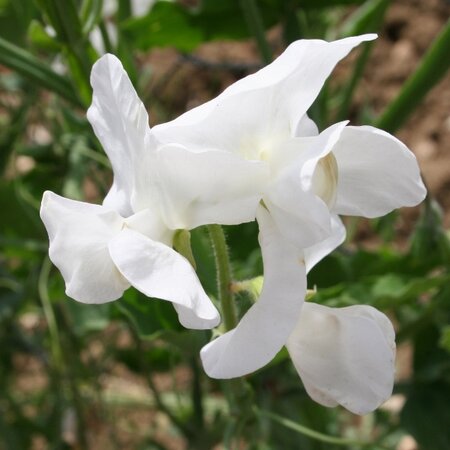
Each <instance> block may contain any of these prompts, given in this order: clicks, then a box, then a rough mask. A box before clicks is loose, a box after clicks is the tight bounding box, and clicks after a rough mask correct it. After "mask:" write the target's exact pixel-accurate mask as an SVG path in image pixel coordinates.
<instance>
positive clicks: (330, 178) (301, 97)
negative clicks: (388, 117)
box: [153, 35, 426, 412]
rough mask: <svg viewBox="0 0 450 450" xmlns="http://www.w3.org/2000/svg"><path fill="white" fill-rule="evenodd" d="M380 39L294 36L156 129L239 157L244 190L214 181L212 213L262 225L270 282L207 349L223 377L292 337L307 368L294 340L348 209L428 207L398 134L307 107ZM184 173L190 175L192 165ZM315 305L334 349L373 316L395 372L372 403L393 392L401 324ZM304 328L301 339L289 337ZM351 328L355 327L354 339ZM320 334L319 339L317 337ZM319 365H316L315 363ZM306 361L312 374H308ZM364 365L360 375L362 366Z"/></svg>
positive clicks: (244, 369) (260, 362) (210, 366)
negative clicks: (327, 120) (276, 53)
mask: <svg viewBox="0 0 450 450" xmlns="http://www.w3.org/2000/svg"><path fill="white" fill-rule="evenodd" d="M375 37H376V36H375V35H364V36H359V37H352V38H346V39H342V40H339V41H335V42H330V43H328V42H325V41H320V40H302V41H297V42H294V43H293V44H291V45H290V46H289V47H288V48H287V49H286V51H285V52H284V53H283V54H282V55H281V56H280V57H279V58H277V59H276V60H275V61H274V62H273V63H271V64H270V65H268V66H267V67H265V68H263V69H262V70H260V71H259V72H257V73H255V74H253V75H250V76H248V77H246V78H244V79H242V80H240V81H238V82H236V83H235V84H233V85H232V86H230V87H229V88H228V89H226V90H225V91H224V92H223V93H222V94H221V95H219V96H218V97H217V98H216V99H214V100H211V101H210V102H208V103H206V104H204V105H201V106H199V107H198V108H195V109H193V110H191V111H188V112H187V113H185V114H183V115H182V116H180V117H179V118H178V119H176V120H174V121H172V122H169V123H167V124H164V125H160V126H157V127H155V128H153V133H154V135H155V136H157V138H158V139H159V140H160V141H161V142H166V143H169V142H172V141H176V142H177V143H179V144H181V145H183V146H185V147H186V148H187V149H188V150H189V151H188V152H186V153H185V161H189V160H192V161H193V160H194V159H195V158H197V157H198V155H205V154H210V155H213V154H214V152H215V153H216V154H217V155H221V157H222V158H223V161H227V160H229V161H233V164H236V165H239V167H240V170H241V172H242V174H243V175H242V176H241V177H240V178H241V180H242V190H239V189H238V188H237V187H236V185H234V184H233V181H234V179H232V178H230V185H233V187H234V192H232V191H231V189H230V188H228V189H225V190H224V195H222V192H221V191H220V190H217V191H216V190H212V191H211V196H215V206H216V210H213V209H210V211H211V214H209V215H208V218H209V220H211V221H214V222H215V223H222V224H236V223H241V222H245V221H251V220H253V219H254V218H255V217H256V218H257V221H258V223H259V227H260V236H259V240H260V243H261V248H262V253H263V261H264V277H265V280H264V286H263V290H262V293H261V296H260V299H259V300H258V301H257V302H256V304H255V305H253V306H252V307H251V308H250V309H249V311H248V312H247V313H246V314H245V315H244V317H243V318H242V320H241V321H240V323H239V324H238V325H237V327H236V328H235V329H233V330H231V331H229V332H227V333H225V334H224V335H222V336H220V337H219V338H217V339H215V340H213V341H212V342H210V343H209V344H208V345H206V346H205V347H204V348H203V349H202V352H201V356H202V361H203V364H204V367H205V370H206V372H207V373H208V374H209V375H210V376H212V377H215V378H232V377H237V376H241V375H245V374H247V373H250V372H252V371H254V370H257V369H259V368H260V367H262V366H264V365H265V364H267V363H268V362H269V361H270V360H271V359H272V358H273V357H274V356H275V354H276V353H277V352H278V351H279V350H280V349H281V347H282V346H283V345H286V343H287V342H289V343H290V344H289V346H290V351H291V353H292V355H293V358H294V360H295V361H296V366H297V368H299V367H303V366H302V365H301V364H297V355H298V353H299V352H298V351H297V350H296V349H297V347H301V345H300V344H298V345H297V347H296V345H295V344H294V343H295V342H297V341H298V342H300V343H301V342H303V341H304V339H305V338H304V336H303V335H302V334H301V333H300V334H299V333H298V332H297V331H296V330H298V327H297V323H298V321H299V320H300V321H301V320H302V318H301V317H302V316H301V313H300V311H301V309H302V305H303V300H304V296H305V290H306V272H307V270H309V268H310V267H312V266H313V265H314V264H315V263H316V262H317V261H318V260H320V259H321V258H322V257H323V256H325V255H326V254H327V253H329V252H330V251H331V250H332V249H333V248H335V247H336V246H337V245H339V243H340V242H342V239H343V237H344V234H345V230H344V228H343V225H342V223H341V222H340V219H339V217H338V214H346V215H361V216H365V217H377V216H382V215H384V214H386V213H388V212H390V211H392V210H393V209H395V208H398V207H401V206H413V205H416V204H418V203H419V202H420V201H422V200H423V198H424V197H425V194H426V190H425V188H424V185H423V183H422V180H421V178H420V172H419V168H418V165H417V161H416V159H415V157H414V155H413V154H412V153H411V152H410V151H409V150H408V148H407V147H406V146H405V145H404V144H402V143H401V142H400V141H399V140H398V139H396V138H395V137H393V136H391V135H390V134H388V133H386V132H384V131H382V130H378V129H376V128H373V127H369V126H363V127H354V126H347V122H341V123H338V124H335V125H332V126H331V127H329V128H327V129H326V130H324V131H323V132H321V133H320V134H319V133H318V130H317V127H316V125H315V124H314V123H313V122H312V121H311V120H310V119H309V117H308V116H307V110H308V109H309V107H310V106H311V104H312V103H313V101H314V99H315V98H316V97H317V95H318V93H319V91H320V89H321V88H322V86H323V83H324V82H325V80H326V78H327V77H328V76H329V74H330V73H331V71H332V70H333V68H334V66H335V65H336V64H337V63H338V62H339V61H340V59H342V58H343V57H345V56H346V55H347V54H348V53H349V52H350V51H351V49H352V48H354V47H355V46H356V45H358V44H359V43H361V42H363V41H369V40H372V39H374V38H375ZM211 159H212V156H211ZM186 164H187V165H189V166H190V167H191V166H194V163H192V164H189V163H186ZM224 165H225V164H224ZM205 167H207V162H205ZM210 171H211V172H212V173H214V175H215V177H216V178H217V180H216V184H217V185H219V184H220V183H221V181H220V178H222V177H223V179H224V180H225V181H226V180H227V178H228V177H230V174H229V172H228V171H227V170H225V171H224V172H222V171H218V170H217V169H215V168H214V167H213V165H211V169H210ZM189 173H190V172H189ZM178 179H179V183H181V184H183V183H184V181H183V173H182V171H181V170H180V171H179V178H178ZM189 180H190V184H189V187H188V188H187V189H186V195H187V196H190V197H191V198H192V199H193V201H192V202H191V207H192V210H196V209H197V208H198V209H201V204H198V205H197V202H196V201H195V195H194V194H193V193H194V192H196V191H199V188H198V185H197V184H196V180H195V179H194V178H193V177H192V178H190V179H189ZM224 184H225V182H224ZM233 195H235V197H233ZM244 199H245V202H244ZM216 211H221V214H220V216H219V215H216V217H214V214H215V213H216ZM198 217H200V215H197V218H198ZM197 224H200V221H199V222H197ZM311 308H314V307H311V306H306V307H305V310H306V313H305V316H306V317H316V316H317V314H319V315H322V316H323V320H324V322H327V321H328V322H329V321H331V322H333V321H337V322H339V324H340V326H339V327H336V332H335V333H334V336H332V333H330V336H331V337H330V339H331V342H330V348H333V345H335V344H336V342H344V341H348V338H347V337H346V336H348V335H351V336H354V335H355V330H356V328H353V331H351V332H350V331H349V332H348V333H349V334H347V335H345V333H344V332H346V331H345V330H346V329H347V328H348V327H350V328H351V327H354V323H356V322H353V323H352V322H350V321H349V320H348V317H349V316H351V315H354V316H355V317H357V319H355V320H358V321H359V322H361V321H364V320H365V321H366V322H367V321H371V325H370V326H369V325H368V326H367V328H366V330H367V333H370V332H371V330H372V331H373V336H375V338H373V339H372V338H371V339H372V340H374V341H375V342H376V343H375V344H374V345H377V346H378V347H377V348H378V350H379V352H380V354H382V355H383V358H381V359H383V361H384V362H386V364H385V365H384V366H383V370H384V371H385V372H384V373H385V376H386V377H387V378H380V379H379V380H378V381H380V380H381V381H380V382H382V383H384V381H385V380H386V379H387V380H388V382H386V383H384V384H383V386H384V388H383V389H379V391H377V392H381V394H380V395H374V396H373V397H372V398H371V399H370V400H367V405H370V406H369V409H370V408H372V407H376V406H378V403H379V401H382V399H384V398H386V396H387V395H389V393H387V391H389V389H387V388H386V386H387V387H388V386H390V385H391V381H392V373H393V372H392V360H393V353H392V352H393V346H392V338H391V336H392V335H393V334H392V333H391V334H389V333H387V329H388V327H384V328H383V327H381V328H380V323H381V322H382V321H381V320H378V319H377V317H378V316H377V317H375V316H376V315H375V314H372V313H371V312H370V313H369V312H368V310H367V309H366V308H365V307H361V308H362V309H361V308H360V309H352V310H351V311H349V310H347V311H344V310H333V311H332V312H330V311H328V310H325V309H323V308H321V307H320V306H318V307H317V308H315V309H314V310H313V309H311ZM308 312H309V313H308ZM313 313H314V314H313ZM360 316H361V317H360ZM383 317H384V316H383ZM299 318H300V319H299ZM370 318H371V319H370ZM304 320H306V319H304ZM386 320H387V319H386ZM384 322H385V321H384ZM302 323H303V322H302ZM348 324H350V325H348ZM358 330H360V328H358ZM374 330H378V331H374ZM391 331H392V330H391ZM318 332H319V331H316V333H318ZM358 332H359V331H358ZM361 332H363V331H361ZM292 333H294V335H293V336H294V337H292V338H289V336H290V335H291V334H292ZM340 333H344V335H342V336H343V337H341V335H340ZM377 333H378V334H377ZM297 335H299V336H300V337H299V338H298V339H297ZM324 339H326V336H325V337H323V339H322V340H320V339H318V340H317V345H316V347H317V346H320V345H322V344H323V340H324ZM333 339H334V340H333ZM369 340H370V339H369ZM293 342H294V343H293ZM364 342H368V341H367V340H365V336H364V335H362V336H361V347H360V348H358V351H359V350H361V351H362V352H364V351H366V350H367V347H365V346H364V345H365V344H364ZM386 343H387V344H386ZM310 344H311V348H314V341H313V340H310ZM343 345H344V344H343ZM344 347H345V345H344ZM344 347H343V348H344ZM348 348H351V347H348ZM344 356H346V354H345V348H344V350H342V352H341V354H340V358H339V361H341V362H342V367H340V368H339V367H336V370H337V371H338V372H339V373H341V374H342V377H344V378H345V377H347V378H348V376H349V375H348V370H347V369H349V368H352V367H354V364H352V363H351V360H348V359H345V358H344ZM369 356H370V353H369ZM369 356H368V358H369ZM341 358H344V359H341ZM372 362H373V361H372ZM367 367H372V366H371V365H370V364H368V365H367ZM307 369H308V370H309V369H311V367H307ZM314 370H315V369H311V371H312V373H314ZM368 370H369V369H368ZM299 371H300V372H301V374H302V377H303V378H305V374H306V373H308V372H307V371H305V370H303V369H302V370H300V369H299ZM355 373H356V376H359V375H361V374H362V371H360V372H358V370H355ZM305 379H306V381H305V384H307V385H308V386H313V384H311V383H309V384H308V382H310V379H309V378H307V377H306V378H305ZM368 379H369V380H371V378H368ZM318 380H320V379H318ZM326 381H327V380H326ZM374 383H375V382H374ZM319 384H320V383H319ZM374 385H375V384H372V385H371V384H370V383H369V382H368V383H367V384H365V385H364V386H365V388H367V389H368V390H370V389H371V388H372V387H373V386H374ZM308 389H309V390H310V392H313V390H314V389H316V390H317V392H319V391H320V392H322V398H328V400H323V402H324V403H325V402H328V403H329V404H331V402H332V401H333V402H338V403H341V404H346V405H347V407H349V408H350V409H352V410H354V411H361V412H363V411H366V410H367V409H365V408H366V407H365V406H364V405H363V406H361V405H357V406H352V405H353V403H352V401H351V400H350V399H349V398H347V397H346V395H343V396H342V397H340V396H339V394H338V393H334V392H333V391H332V390H327V387H326V386H325V387H323V386H315V387H314V386H313V387H311V388H308ZM377 389H378V388H377ZM374 392H375V391H374ZM344 394H347V393H344ZM312 395H314V394H312ZM327 396H328V397H327ZM315 398H319V394H317V395H316V397H315ZM365 398H366V397H365ZM331 399H332V400H331ZM374 405H375V406H374ZM360 406H361V408H359V407H360Z"/></svg>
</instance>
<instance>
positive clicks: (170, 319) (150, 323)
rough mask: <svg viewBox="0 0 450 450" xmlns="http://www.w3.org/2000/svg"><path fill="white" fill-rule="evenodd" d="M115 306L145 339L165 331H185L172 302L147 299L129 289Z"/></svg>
mask: <svg viewBox="0 0 450 450" xmlns="http://www.w3.org/2000/svg"><path fill="white" fill-rule="evenodd" d="M114 306H115V307H117V309H118V310H119V311H120V312H121V314H123V315H125V316H126V317H127V318H128V320H130V322H131V323H132V325H133V326H134V328H135V330H136V332H137V333H138V334H139V336H140V337H141V338H143V339H151V338H153V337H155V336H158V335H159V333H161V332H162V331H163V330H181V329H183V328H182V327H181V325H180V324H179V321H178V316H177V314H176V312H175V309H174V307H173V305H172V304H171V303H170V302H168V301H165V300H159V299H154V298H148V297H145V296H144V295H142V294H141V293H139V292H138V291H136V290H134V289H128V290H127V291H126V292H125V294H124V296H123V298H122V299H120V300H118V301H117V302H115V303H114Z"/></svg>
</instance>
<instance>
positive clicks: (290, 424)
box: [254, 408, 387, 449]
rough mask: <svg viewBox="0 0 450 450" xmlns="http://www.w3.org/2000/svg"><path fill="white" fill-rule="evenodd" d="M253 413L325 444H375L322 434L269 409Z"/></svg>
mask: <svg viewBox="0 0 450 450" xmlns="http://www.w3.org/2000/svg"><path fill="white" fill-rule="evenodd" d="M254 410H255V414H256V415H257V416H260V417H268V418H269V419H271V420H273V421H274V422H277V423H279V424H280V425H282V426H283V427H286V428H289V429H291V430H294V431H296V432H297V433H300V434H303V435H304V436H307V437H309V438H311V439H315V440H316V441H320V442H325V443H327V444H334V445H345V446H348V447H350V446H355V447H373V446H374V445H375V444H374V442H364V441H354V440H352V439H344V438H340V437H336V436H329V435H328V434H323V433H320V432H318V431H315V430H311V429H310V428H308V427H305V426H304V425H300V424H299V423H297V422H294V421H292V420H290V419H286V418H285V417H281V416H279V415H277V414H273V413H271V412H269V411H264V410H261V409H257V408H254ZM376 446H377V447H379V448H382V449H387V447H384V446H382V445H380V444H378V443H377V444H376Z"/></svg>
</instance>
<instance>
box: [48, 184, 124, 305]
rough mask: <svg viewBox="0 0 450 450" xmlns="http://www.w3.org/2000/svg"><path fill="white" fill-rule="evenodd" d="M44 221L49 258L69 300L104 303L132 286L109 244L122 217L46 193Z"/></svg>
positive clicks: (118, 227)
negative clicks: (109, 248)
mask: <svg viewBox="0 0 450 450" xmlns="http://www.w3.org/2000/svg"><path fill="white" fill-rule="evenodd" d="M41 218H42V221H43V222H44V224H45V227H46V228H47V232H48V235H49V239H50V249H49V254H50V259H51V260H52V262H53V263H54V264H55V266H56V267H58V269H59V270H60V271H61V273H62V276H63V278H64V281H65V282H66V293H67V295H68V296H69V297H72V298H73V299H75V300H77V301H79V302H83V303H104V302H108V301H111V300H116V299H117V298H119V297H121V296H122V293H123V291H124V290H125V289H127V288H128V287H129V286H130V285H129V283H128V282H127V280H125V279H124V278H123V277H122V275H121V274H120V272H119V271H118V270H117V269H116V267H115V265H114V263H113V262H112V260H111V257H110V256H109V251H108V241H109V240H110V239H111V238H112V237H114V236H115V235H116V234H117V233H119V232H120V229H121V228H122V226H123V219H122V217H120V216H119V215H118V214H117V213H116V212H115V211H111V210H109V209H107V208H105V207H102V206H98V205H91V204H89V203H83V202H77V201H74V200H69V199H66V198H64V197H60V196H59V195H56V194H54V193H53V192H49V191H47V192H45V193H44V196H43V198H42V205H41Z"/></svg>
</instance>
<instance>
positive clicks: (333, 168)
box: [312, 152, 338, 208]
mask: <svg viewBox="0 0 450 450" xmlns="http://www.w3.org/2000/svg"><path fill="white" fill-rule="evenodd" d="M337 184H338V165H337V161H336V158H335V156H334V155H333V152H330V153H328V155H326V156H324V157H323V158H320V160H319V162H318V164H317V166H316V170H315V172H314V176H313V182H312V188H313V191H314V193H315V194H316V195H317V196H318V197H320V198H321V199H322V200H323V201H324V202H325V203H326V204H327V205H328V207H329V208H332V207H333V206H334V204H335V203H336V194H337Z"/></svg>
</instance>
